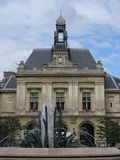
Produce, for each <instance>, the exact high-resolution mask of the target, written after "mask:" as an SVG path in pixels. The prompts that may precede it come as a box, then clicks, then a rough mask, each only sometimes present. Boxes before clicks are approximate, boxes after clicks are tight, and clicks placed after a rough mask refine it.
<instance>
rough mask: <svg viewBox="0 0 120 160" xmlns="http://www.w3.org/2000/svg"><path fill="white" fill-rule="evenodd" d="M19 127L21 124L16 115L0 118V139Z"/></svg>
mask: <svg viewBox="0 0 120 160" xmlns="http://www.w3.org/2000/svg"><path fill="white" fill-rule="evenodd" d="M17 129H21V124H20V121H19V119H18V118H16V117H11V116H9V117H7V118H1V119H0V140H1V139H3V138H4V137H6V136H7V135H9V134H11V133H12V132H14V131H16V130H17Z"/></svg>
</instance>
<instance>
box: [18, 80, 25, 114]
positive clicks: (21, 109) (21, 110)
mask: <svg viewBox="0 0 120 160" xmlns="http://www.w3.org/2000/svg"><path fill="white" fill-rule="evenodd" d="M25 100H26V83H25V82H17V101H16V102H17V104H16V114H25V108H26V105H25Z"/></svg>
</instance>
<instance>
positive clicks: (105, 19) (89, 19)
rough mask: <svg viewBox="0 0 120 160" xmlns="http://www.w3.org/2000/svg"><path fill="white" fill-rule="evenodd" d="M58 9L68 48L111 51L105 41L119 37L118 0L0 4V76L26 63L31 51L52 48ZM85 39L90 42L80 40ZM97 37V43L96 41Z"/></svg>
mask: <svg viewBox="0 0 120 160" xmlns="http://www.w3.org/2000/svg"><path fill="white" fill-rule="evenodd" d="M61 9H62V12H63V16H64V17H65V19H66V22H67V30H68V37H69V35H70V39H69V46H71V47H78V48H80V47H85V46H86V44H87V43H89V44H91V45H92V46H93V47H95V48H96V49H98V50H99V48H113V45H112V44H111V43H110V41H109V39H107V38H108V34H110V35H114V34H115V35H120V16H119V10H120V1H119V0H107V1H106V0H74V1H73V0H69V2H68V1H67V0H20V1H19V0H0V57H1V58H0V64H1V68H0V75H2V72H3V71H4V70H10V69H11V70H12V69H14V68H16V66H15V65H14V64H15V62H18V61H20V60H22V59H26V58H27V57H28V56H29V54H30V52H31V51H32V49H33V48H40V47H52V44H53V32H54V30H55V20H56V18H57V17H58V16H59V13H60V10H61ZM111 31H112V32H111ZM87 35H90V38H91V39H90V38H85V37H84V36H87ZM101 35H102V36H101ZM72 36H74V39H72V38H71V37H72ZM99 36H101V38H103V42H102V41H101V43H99V41H97V39H96V37H97V38H98V37H99ZM104 36H105V37H106V39H105V40H104ZM116 43H118V42H117V41H116ZM116 46H118V45H117V44H116ZM94 54H95V53H94ZM118 59H119V58H118ZM104 61H105V59H104ZM106 61H107V60H106Z"/></svg>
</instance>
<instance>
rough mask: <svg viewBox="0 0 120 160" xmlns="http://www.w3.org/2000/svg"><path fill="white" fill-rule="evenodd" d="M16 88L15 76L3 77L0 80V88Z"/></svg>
mask: <svg viewBox="0 0 120 160" xmlns="http://www.w3.org/2000/svg"><path fill="white" fill-rule="evenodd" d="M15 89H16V76H10V77H7V78H3V79H2V81H1V82H0V90H15Z"/></svg>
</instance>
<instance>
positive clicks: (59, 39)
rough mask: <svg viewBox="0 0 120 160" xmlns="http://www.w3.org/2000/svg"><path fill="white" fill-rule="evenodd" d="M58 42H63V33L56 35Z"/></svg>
mask: <svg viewBox="0 0 120 160" xmlns="http://www.w3.org/2000/svg"><path fill="white" fill-rule="evenodd" d="M58 41H59V42H63V32H59V33H58Z"/></svg>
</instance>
